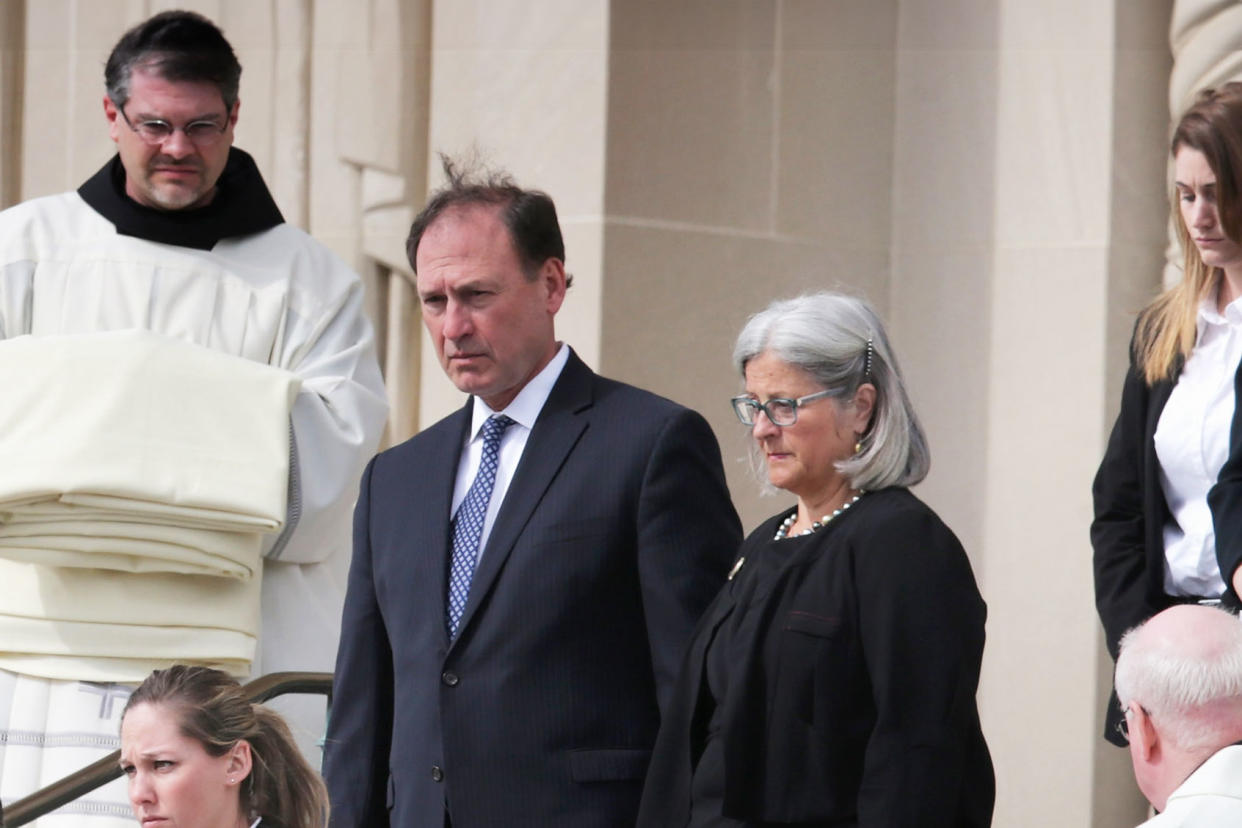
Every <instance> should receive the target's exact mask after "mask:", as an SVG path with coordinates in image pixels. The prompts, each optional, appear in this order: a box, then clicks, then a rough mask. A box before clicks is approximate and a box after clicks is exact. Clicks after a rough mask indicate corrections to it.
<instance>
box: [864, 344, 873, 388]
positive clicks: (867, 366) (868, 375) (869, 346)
mask: <svg viewBox="0 0 1242 828" xmlns="http://www.w3.org/2000/svg"><path fill="white" fill-rule="evenodd" d="M874 353H875V344H874V342H873V341H872V339H871V337H867V360H866V363H865V364H864V365H863V379H870V378H871V355H872V354H874Z"/></svg>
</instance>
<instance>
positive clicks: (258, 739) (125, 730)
mask: <svg viewBox="0 0 1242 828" xmlns="http://www.w3.org/2000/svg"><path fill="white" fill-rule="evenodd" d="M121 769H122V770H124V771H125V775H126V776H127V777H128V778H129V801H130V804H131V805H133V808H134V816H135V817H137V819H138V822H139V823H140V824H141V825H142V826H143V828H256V827H257V826H261V828H320V826H323V825H324V824H325V823H326V822H327V813H328V797H327V792H326V791H325V790H324V786H323V781H322V780H321V779H320V778H319V774H317V773H316V772H315V771H314V770H312V769H311V767H310V765H308V764H307V763H306V760H305V759H303V758H302V755H301V753H299V752H298V749H297V746H296V744H295V743H294V741H293V737H292V736H291V735H290V733H289V728H288V726H287V725H286V724H285V723H284V720H283V719H281V718H280V716H279V714H277V713H274V712H273V711H271V710H268V709H267V708H265V707H263V706H262V705H260V704H252V703H251V702H249V701H247V700H246V698H245V696H244V695H243V694H242V688H241V686H240V685H239V684H238V683H237V682H236V681H235V680H234V679H232V678H231V677H229V676H228V675H226V674H225V673H222V672H220V671H219V670H212V669H210V668H207V667H187V666H184V665H175V666H173V667H170V668H168V669H167V670H156V671H155V672H154V673H152V674H151V675H150V676H148V677H147V679H146V681H144V682H143V683H142V684H141V685H139V686H138V689H137V690H135V691H134V693H133V695H131V696H130V697H129V701H128V702H127V703H126V705H125V712H124V713H123V714H122V717H121Z"/></svg>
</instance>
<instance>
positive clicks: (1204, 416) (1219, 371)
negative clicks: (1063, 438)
mask: <svg viewBox="0 0 1242 828" xmlns="http://www.w3.org/2000/svg"><path fill="white" fill-rule="evenodd" d="M1215 305H1216V303H1215V301H1214V300H1209V301H1206V302H1204V303H1203V305H1201V306H1200V308H1199V319H1198V336H1197V339H1196V342H1195V348H1194V350H1193V351H1192V352H1191V354H1190V358H1189V359H1187V360H1186V364H1185V366H1183V368H1182V373H1181V376H1180V377H1179V378H1178V381H1177V384H1176V385H1175V386H1173V391H1172V393H1171V394H1170V395H1169V401H1168V403H1167V404H1166V405H1165V407H1164V411H1162V412H1161V414H1160V421H1159V423H1158V424H1157V425H1156V434H1155V443H1156V456H1157V458H1158V459H1159V460H1160V485H1161V488H1162V489H1163V490H1164V499H1165V502H1166V503H1168V504H1169V512H1170V515H1171V519H1170V520H1169V522H1168V523H1167V524H1165V527H1164V559H1165V565H1164V589H1165V592H1167V593H1168V594H1169V595H1198V596H1202V597H1208V598H1211V597H1216V596H1218V595H1220V594H1221V593H1222V592H1224V591H1225V583H1224V581H1223V580H1221V577H1220V568H1219V566H1218V565H1217V563H1216V533H1215V530H1214V529H1213V527H1212V513H1211V511H1210V510H1209V509H1208V503H1207V494H1208V490H1209V489H1211V488H1212V486H1213V485H1215V483H1216V478H1217V477H1219V476H1220V469H1221V466H1223V465H1224V464H1225V460H1226V459H1228V457H1229V429H1230V427H1231V425H1232V423H1233V412H1234V374H1235V373H1236V371H1237V369H1238V362H1239V360H1240V359H1242V299H1236V300H1234V301H1233V302H1231V303H1230V304H1229V305H1228V306H1227V307H1226V308H1225V313H1224V315H1222V314H1221V313H1219V312H1218V311H1217V310H1216V307H1215Z"/></svg>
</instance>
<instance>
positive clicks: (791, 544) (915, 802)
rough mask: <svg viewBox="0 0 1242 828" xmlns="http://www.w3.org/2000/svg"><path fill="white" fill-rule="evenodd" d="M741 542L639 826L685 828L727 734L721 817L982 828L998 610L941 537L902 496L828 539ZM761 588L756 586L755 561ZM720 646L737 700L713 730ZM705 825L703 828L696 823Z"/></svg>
mask: <svg viewBox="0 0 1242 828" xmlns="http://www.w3.org/2000/svg"><path fill="white" fill-rule="evenodd" d="M787 514H789V513H788V512H786V513H783V514H780V515H776V516H775V517H773V518H772V519H771V520H768V521H767V522H766V523H764V524H762V525H760V527H759V528H758V529H756V530H755V531H754V532H753V533H752V534H751V535H750V537H749V538H747V540H746V543H745V544H743V545H742V550H741V553H742V554H743V555H744V556H745V559H746V562H745V564H744V565H743V566H742V568H741V569H740V570H739V571H738V574H737V576H736V577H735V578H734V580H733V581H731V582H730V583H729V585H728V586H727V587H726V588H725V590H724V592H722V593H721V596H720V597H719V598H718V599H717V600H716V602H714V603H713V604H712V606H711V608H709V609H708V610H707V612H706V613H705V614H704V616H703V619H702V621H701V622H700V624H699V627H698V630H697V631H696V632H695V635H694V638H693V640H692V642H691V644H690V647H689V648H688V650H687V654H686V659H685V667H684V668H683V671H682V675H681V679H680V681H679V683H678V686H677V693H676V695H675V698H674V704H673V707H672V708H671V709H670V712H669V715H668V716H667V717H666V719H665V721H664V723H663V724H662V725H661V728H660V735H659V738H658V740H657V742H656V749H655V754H654V756H653V757H652V760H651V771H650V773H649V775H648V779H647V787H646V790H645V791H644V792H643V801H642V809H641V813H640V817H639V821H638V825H639V828H684V826H685V825H686V824H687V820H688V819H689V817H690V808H691V800H692V793H691V791H692V789H691V783H692V778H693V775H694V773H695V763H696V758H695V754H696V753H697V751H698V750H699V749H701V747H702V745H703V744H704V740H705V734H707V733H709V732H710V731H711V729H712V726H713V724H715V725H718V727H719V736H718V738H719V739H720V740H721V742H722V756H723V763H722V765H723V767H722V768H721V767H715V768H711V769H709V770H708V771H707V772H708V773H718V774H719V773H722V775H723V779H722V780H720V781H719V782H717V783H716V784H713V783H712V782H708V783H707V786H706V787H707V789H719V790H722V791H723V798H722V801H721V803H720V807H721V810H722V811H723V814H724V816H726V817H729V818H732V819H736V820H740V821H743V822H744V823H745V825H747V826H755V828H759V827H760V826H769V825H772V826H776V825H780V826H841V827H842V828H848V827H850V826H859V827H860V828H899V826H908V827H909V828H915V826H918V827H919V828H932V826H944V828H950V826H951V827H952V828H984V827H985V826H987V825H990V824H991V816H992V802H993V798H994V792H995V781H994V776H993V772H992V762H991V758H990V756H989V753H988V748H987V745H986V743H985V742H984V738H983V733H982V731H981V730H980V725H979V714H978V708H977V707H976V704H975V690H976V687H977V686H978V682H979V668H980V664H981V661H982V657H983V639H984V619H985V617H986V614H987V610H986V607H985V606H984V603H983V599H982V598H981V597H980V595H979V591H978V589H977V587H976V585H975V579H974V575H973V574H972V572H971V569H970V562H969V560H968V559H967V557H966V553H965V552H964V551H963V550H962V546H961V544H960V543H959V542H958V540H957V538H956V537H954V535H953V533H952V532H951V531H950V530H949V528H948V527H947V526H945V525H944V523H943V522H942V521H941V520H940V519H939V518H938V517H937V516H936V515H935V513H933V512H932V511H931V509H929V508H928V507H927V506H926V505H925V504H924V503H923V502H922V501H920V500H919V499H918V498H916V497H915V496H914V495H912V494H910V492H908V491H907V490H905V489H896V488H894V489H884V490H881V491H878V492H873V493H870V494H867V495H866V496H865V497H863V498H862V500H860V501H859V502H858V503H857V504H856V505H854V506H853V507H852V508H850V509H849V510H848V511H847V512H844V513H843V514H841V515H840V516H839V517H837V518H834V519H833V521H832V522H831V523H829V524H828V525H827V526H825V527H824V528H823V529H821V530H819V531H818V532H816V533H814V534H812V535H807V536H803V537H794V538H788V539H785V540H782V541H773V540H772V536H773V533H774V532H775V531H776V527H777V526H778V525H779V523H780V521H781V520H782V519H783V518H784V517H785V516H786V515H787ZM767 556H775V557H777V558H779V563H776V564H772V563H770V564H769V565H768V567H767V568H768V570H769V573H768V574H767V577H763V578H755V577H754V576H755V575H756V573H757V571H758V570H759V569H760V568H762V567H764V564H763V563H760V559H761V558H764V557H767ZM709 647H723V648H724V649H725V654H726V655H725V658H726V660H727V666H726V667H725V676H724V678H722V679H720V680H719V682H718V684H719V686H723V687H724V688H725V690H724V694H723V698H722V699H721V700H720V701H719V704H720V707H719V710H718V711H717V712H716V718H715V719H713V720H711V722H712V723H710V724H709V723H708V722H709V716H710V715H711V713H712V705H711V704H710V703H709V702H708V701H707V700H709V699H711V698H712V696H713V690H711V689H708V686H707V684H706V681H705V680H704V678H703V676H704V672H705V664H706V662H707V659H708V652H709ZM696 824H698V823H697V822H696Z"/></svg>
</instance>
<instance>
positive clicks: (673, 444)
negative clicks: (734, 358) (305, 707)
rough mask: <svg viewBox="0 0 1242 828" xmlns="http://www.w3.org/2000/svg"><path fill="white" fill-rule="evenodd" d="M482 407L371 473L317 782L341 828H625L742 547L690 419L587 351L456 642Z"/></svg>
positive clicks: (506, 508)
mask: <svg viewBox="0 0 1242 828" xmlns="http://www.w3.org/2000/svg"><path fill="white" fill-rule="evenodd" d="M470 412H471V407H470V405H469V404H468V405H467V406H466V407H464V408H463V409H462V410H460V411H458V412H457V413H455V414H453V415H451V416H449V417H447V418H445V419H444V420H442V421H440V422H439V423H437V424H436V425H434V426H432V427H430V428H428V429H427V430H426V431H424V432H422V433H420V434H418V435H417V436H415V437H414V438H413V439H411V440H409V441H408V442H406V443H403V444H402V445H399V446H396V447H394V448H392V449H390V450H388V451H385V452H383V453H381V454H380V455H378V456H377V457H376V458H375V459H374V460H372V462H371V464H370V466H368V468H367V470H366V472H365V474H364V476H363V480H362V486H361V491H360V495H359V499H358V505H357V510H356V514H355V523H354V559H353V564H352V566H351V569H350V576H349V588H348V594H347V597H346V604H345V612H344V618H343V621H342V633H341V649H340V654H339V656H338V659H337V668H336V669H337V673H336V688H335V693H334V698H333V710H332V719H331V722H330V726H329V729H328V744H327V748H326V755H325V775H326V777H327V780H328V785H329V790H330V793H331V796H332V808H333V814H332V824H333V825H334V826H359V828H361V827H362V826H366V828H371V826H385V825H392V826H402V828H415V826H417V827H418V828H425V827H426V826H431V827H432V828H440V826H442V825H443V824H444V814H445V809H446V807H447V809H448V810H449V812H450V814H451V817H452V822H453V825H454V828H482V827H483V826H497V828H499V827H500V826H504V828H520V826H532V827H533V826H539V828H553V827H554V826H565V827H566V828H592V827H593V826H600V827H601V828H603V826H610V827H611V826H632V825H633V824H634V819H635V815H636V812H637V807H638V800H639V796H640V794H641V789H642V782H643V776H644V774H645V772H646V767H647V762H648V758H649V756H650V749H651V746H652V744H653V742H654V740H655V735H656V731H657V729H658V727H659V721H660V707H661V706H662V705H663V704H664V703H666V702H667V701H668V699H669V695H670V693H671V690H672V685H673V682H674V679H675V677H676V675H675V674H676V671H677V668H678V666H679V664H680V660H681V654H682V650H683V648H684V646H685V644H686V642H687V641H688V640H689V637H690V634H691V632H692V630H693V627H694V624H695V621H696V620H697V618H698V616H699V615H700V614H701V612H702V610H703V609H704V608H705V607H706V605H707V603H708V602H709V601H710V600H711V599H712V597H713V596H714V595H715V593H716V592H717V591H718V589H719V588H720V586H721V585H722V583H723V581H724V577H725V573H726V571H727V569H728V567H729V565H730V564H731V562H732V559H733V556H734V554H735V552H736V549H737V546H738V544H739V541H740V537H741V535H740V526H739V523H738V519H737V515H736V513H735V512H734V510H733V506H732V504H731V502H730V500H729V495H728V491H727V489H726V487H725V482H724V474H723V470H722V468H721V462H720V450H719V447H718V445H717V443H716V439H715V437H714V435H713V434H712V432H711V429H710V427H709V426H708V425H707V423H706V421H704V420H703V418H702V417H701V416H699V415H698V414H697V413H695V412H693V411H691V410H689V409H686V408H684V407H682V406H679V405H677V404H675V403H672V402H670V401H668V400H665V399H663V398H660V397H657V396H655V395H653V394H650V393H648V392H645V391H641V390H639V389H636V388H633V387H631V386H628V385H624V384H622V383H618V382H614V381H612V380H608V379H605V378H603V377H599V376H597V375H596V374H594V373H593V372H591V370H590V369H589V368H588V367H587V366H586V365H585V364H584V363H583V362H582V361H581V360H580V359H578V357H577V356H576V355H574V354H571V355H570V359H569V362H568V364H567V365H566V366H565V369H564V371H563V372H562V374H561V376H560V377H559V378H558V380H557V382H556V385H555V386H554V388H553V390H552V393H551V395H550V396H549V398H548V401H547V403H546V404H545V406H544V408H543V410H542V412H541V413H540V415H539V418H538V420H537V422H536V423H535V427H534V428H533V429H532V431H531V434H530V438H529V440H528V442H527V444H526V448H525V451H524V452H523V455H522V459H521V461H520V463H519V465H518V468H517V470H516V471H515V474H514V477H513V480H512V482H511V484H510V486H509V490H508V492H507V494H506V496H505V500H504V503H503V504H502V506H501V509H500V512H499V514H498V516H497V518H496V523H495V526H494V527H493V529H492V532H491V535H490V537H489V539H488V542H487V546H486V548H485V549H484V552H483V555H482V558H481V560H480V563H479V567H478V570H477V571H476V573H475V576H474V581H473V584H472V586H471V590H470V597H469V600H468V602H467V605H466V608H465V612H464V615H463V617H462V621H461V626H460V629H459V633H458V636H457V638H456V639H455V640H454V641H452V642H450V641H449V640H448V635H447V632H446V630H445V623H444V612H445V610H444V605H445V583H446V579H447V568H448V564H447V561H448V549H449V535H448V528H449V509H450V499H451V496H452V490H453V482H454V478H455V476H456V472H457V465H458V460H459V456H460V452H461V448H462V445H463V442H464V438H465V434H466V429H467V428H468V427H469V423H470Z"/></svg>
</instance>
